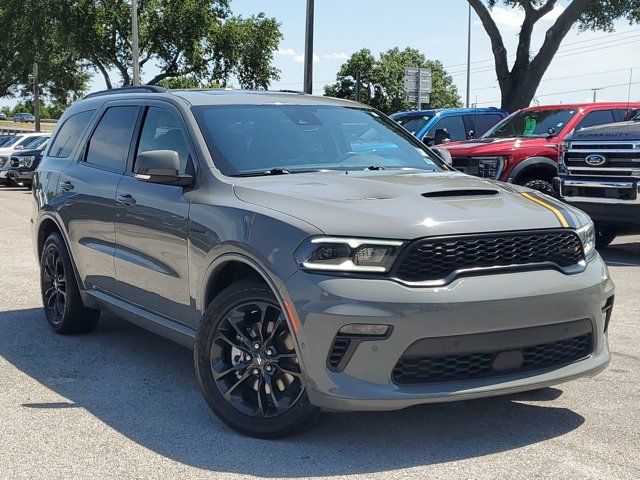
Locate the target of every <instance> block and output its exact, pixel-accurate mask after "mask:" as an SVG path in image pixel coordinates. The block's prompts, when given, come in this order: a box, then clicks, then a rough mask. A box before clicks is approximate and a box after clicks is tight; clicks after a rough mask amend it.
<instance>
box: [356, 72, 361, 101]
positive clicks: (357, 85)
mask: <svg viewBox="0 0 640 480" xmlns="http://www.w3.org/2000/svg"><path fill="white" fill-rule="evenodd" d="M361 81H362V80H361V79H360V72H356V102H359V101H360V84H361Z"/></svg>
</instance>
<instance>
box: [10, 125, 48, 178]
mask: <svg viewBox="0 0 640 480" xmlns="http://www.w3.org/2000/svg"><path fill="white" fill-rule="evenodd" d="M50 136H51V134H50V133H19V134H16V135H3V136H0V185H15V184H22V185H24V186H26V187H30V186H31V183H32V180H33V172H34V171H35V169H36V168H37V167H38V164H39V162H40V159H41V157H42V152H43V151H44V149H45V147H46V146H47V143H48V141H49V137H50Z"/></svg>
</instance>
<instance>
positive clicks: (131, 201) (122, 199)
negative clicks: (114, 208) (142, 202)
mask: <svg viewBox="0 0 640 480" xmlns="http://www.w3.org/2000/svg"><path fill="white" fill-rule="evenodd" d="M116 200H117V201H118V203H119V204H121V205H124V206H125V207H130V206H131V205H135V204H136V199H135V198H133V197H132V196H131V195H129V194H127V195H118V196H117V197H116Z"/></svg>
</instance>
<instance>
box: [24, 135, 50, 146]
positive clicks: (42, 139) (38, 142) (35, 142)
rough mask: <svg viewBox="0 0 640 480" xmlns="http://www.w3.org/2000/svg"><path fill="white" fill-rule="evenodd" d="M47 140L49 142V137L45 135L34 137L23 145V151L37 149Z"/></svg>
mask: <svg viewBox="0 0 640 480" xmlns="http://www.w3.org/2000/svg"><path fill="white" fill-rule="evenodd" d="M47 140H49V137H48V136H46V135H43V136H41V137H35V138H34V139H33V140H31V141H30V142H29V143H27V144H26V145H25V149H27V148H28V149H36V148H38V147H39V146H40V145H42V144H43V143H45V142H46V141H47Z"/></svg>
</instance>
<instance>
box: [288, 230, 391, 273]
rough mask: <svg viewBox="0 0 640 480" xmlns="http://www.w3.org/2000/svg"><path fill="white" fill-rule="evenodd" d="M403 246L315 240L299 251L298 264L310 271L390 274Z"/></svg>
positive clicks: (384, 243)
mask: <svg viewBox="0 0 640 480" xmlns="http://www.w3.org/2000/svg"><path fill="white" fill-rule="evenodd" d="M401 246H402V242H400V241H396V240H370V239H362V238H340V237H315V238H311V239H309V240H307V241H305V242H304V243H303V244H302V245H300V247H298V249H297V250H296V254H295V257H296V261H297V262H298V264H299V265H300V266H301V267H302V268H307V269H309V270H328V271H333V272H369V273H384V272H388V271H389V269H390V268H391V265H393V262H394V260H395V259H396V257H397V255H398V251H399V250H400V247H401Z"/></svg>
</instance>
